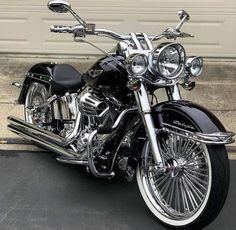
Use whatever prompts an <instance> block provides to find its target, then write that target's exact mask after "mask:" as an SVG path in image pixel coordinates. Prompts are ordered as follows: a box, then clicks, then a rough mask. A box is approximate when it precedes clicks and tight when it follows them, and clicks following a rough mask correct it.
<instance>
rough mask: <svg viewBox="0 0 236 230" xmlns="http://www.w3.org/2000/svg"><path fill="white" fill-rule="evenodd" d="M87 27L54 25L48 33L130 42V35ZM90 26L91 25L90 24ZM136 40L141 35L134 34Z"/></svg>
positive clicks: (141, 35)
mask: <svg viewBox="0 0 236 230" xmlns="http://www.w3.org/2000/svg"><path fill="white" fill-rule="evenodd" d="M88 25H89V27H88V28H85V27H84V26H82V25H76V26H64V25H54V26H51V27H50V31H51V32H54V33H71V34H74V36H75V37H85V36H86V35H97V36H103V37H108V38H112V39H115V40H119V41H124V40H131V39H132V36H131V35H124V34H119V33H116V32H114V31H111V30H107V29H95V28H94V29H92V30H91V27H90V24H88ZM91 25H92V24H91ZM136 35H137V38H139V37H140V38H143V34H142V33H140V34H136ZM153 38H154V36H149V39H150V40H152V39H153Z"/></svg>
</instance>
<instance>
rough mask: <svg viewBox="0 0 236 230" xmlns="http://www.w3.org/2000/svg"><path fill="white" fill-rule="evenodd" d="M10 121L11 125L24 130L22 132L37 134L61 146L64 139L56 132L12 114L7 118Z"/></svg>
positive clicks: (40, 137)
mask: <svg viewBox="0 0 236 230" xmlns="http://www.w3.org/2000/svg"><path fill="white" fill-rule="evenodd" d="M7 120H8V122H9V123H10V125H11V127H13V129H14V128H17V130H18V132H19V131H22V133H26V134H31V136H37V137H38V138H39V139H41V140H42V139H43V140H46V141H49V142H52V143H54V144H57V145H59V146H61V145H62V142H63V141H64V139H63V138H62V137H60V136H58V135H56V134H54V133H51V132H49V131H47V130H44V129H42V128H39V127H37V126H35V125H33V124H30V123H29V122H26V121H24V120H22V119H19V118H17V117H13V116H10V117H8V118H7Z"/></svg>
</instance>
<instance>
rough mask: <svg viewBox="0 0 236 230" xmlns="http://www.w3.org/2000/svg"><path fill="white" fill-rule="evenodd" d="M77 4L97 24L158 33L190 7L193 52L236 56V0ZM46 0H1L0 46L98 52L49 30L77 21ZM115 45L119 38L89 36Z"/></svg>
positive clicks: (104, 0)
mask: <svg viewBox="0 0 236 230" xmlns="http://www.w3.org/2000/svg"><path fill="white" fill-rule="evenodd" d="M70 3H71V4H72V6H73V8H74V9H76V10H77V12H79V13H80V15H81V16H82V17H83V18H84V19H85V20H87V21H90V22H94V23H96V25H97V28H108V29H111V30H115V31H117V32H119V33H128V32H131V31H132V32H141V31H142V32H146V33H148V34H155V33H158V32H161V31H163V30H164V29H165V28H166V27H168V26H175V25H176V24H177V22H178V16H177V11H178V10H179V9H186V10H187V11H189V13H190V14H191V21H190V22H188V23H186V24H185V25H184V27H183V30H184V31H185V32H188V33H191V34H194V35H195V38H193V39H182V40H181V42H183V44H185V47H186V49H187V51H188V53H189V54H199V55H203V56H209V57H216V56H218V57H236V43H235V41H236V26H235V25H236V1H235V0H192V1H189V0H182V1H179V0H158V1H157V0H129V1H127V0H119V1H117V0H100V1H98V0H96V1H95V0H80V1H78V0H71V1H70ZM46 5H47V1H45V0H21V1H19V0H11V1H2V0H0V28H1V33H0V52H10V53H12V52H13V53H14V52H19V53H61V54H63V53H65V54H83V55H84V54H85V55H86V54H96V53H98V52H97V51H96V50H95V49H94V48H92V47H90V46H88V45H86V44H75V43H74V42H73V38H72V37H71V35H64V34H53V33H50V32H49V27H50V25H53V24H65V25H67V24H68V25H71V24H72V25H73V24H75V21H74V19H73V18H72V16H70V15H69V14H55V13H52V12H50V11H48V9H47V7H46ZM89 40H90V41H93V42H94V43H95V44H96V45H98V46H99V47H100V48H103V49H105V50H110V49H111V48H113V47H114V45H115V43H116V42H114V41H112V40H110V39H106V38H105V39H104V38H99V37H96V38H89Z"/></svg>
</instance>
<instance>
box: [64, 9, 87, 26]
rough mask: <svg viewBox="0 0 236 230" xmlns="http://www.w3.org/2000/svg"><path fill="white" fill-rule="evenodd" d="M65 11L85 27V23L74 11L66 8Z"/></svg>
mask: <svg viewBox="0 0 236 230" xmlns="http://www.w3.org/2000/svg"><path fill="white" fill-rule="evenodd" d="M67 9H68V11H69V12H70V13H71V14H72V15H73V16H74V18H75V19H76V20H77V21H78V22H79V23H80V24H81V25H82V26H84V27H86V26H87V23H86V22H85V21H84V20H83V19H82V18H81V17H80V16H79V15H78V14H76V13H75V11H73V10H72V9H71V8H70V7H67Z"/></svg>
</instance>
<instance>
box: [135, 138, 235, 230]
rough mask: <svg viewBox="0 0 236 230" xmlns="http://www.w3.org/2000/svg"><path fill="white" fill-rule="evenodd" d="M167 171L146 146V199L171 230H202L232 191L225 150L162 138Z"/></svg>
mask: <svg viewBox="0 0 236 230" xmlns="http://www.w3.org/2000/svg"><path fill="white" fill-rule="evenodd" d="M159 140H160V141H159V144H160V149H161V153H162V155H163V157H164V161H165V171H164V172H163V171H160V170H159V168H158V167H157V166H156V164H155V162H154V159H153V155H152V152H151V149H150V145H149V142H146V144H145V146H144V148H143V153H142V160H141V161H140V163H139V165H138V168H137V174H136V175H137V182H138V186H139V189H140V192H141V194H142V197H143V199H144V201H145V203H146V204H147V206H148V207H149V209H150V210H151V211H152V213H153V214H154V215H155V216H156V217H157V219H158V220H159V221H160V222H161V223H163V224H164V225H167V226H168V227H169V228H173V229H174V228H176V229H178V228H181V229H201V228H203V227H204V226H206V225H208V224H209V223H211V222H212V221H213V220H214V219H215V218H216V216H217V215H218V214H219V212H220V210H221V208H222V206H223V204H224V202H225V199H226V196H227V193H228V188H229V175H230V173H229V161H228V156H227V151H226V149H225V147H224V146H206V145H205V144H201V143H199V142H196V141H194V140H190V139H187V138H185V137H180V136H178V135H176V134H166V133H165V134H164V133H163V135H162V136H161V137H160V138H159Z"/></svg>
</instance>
